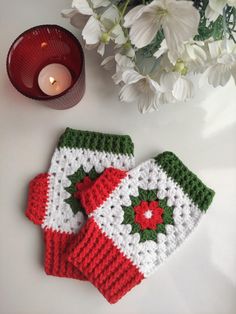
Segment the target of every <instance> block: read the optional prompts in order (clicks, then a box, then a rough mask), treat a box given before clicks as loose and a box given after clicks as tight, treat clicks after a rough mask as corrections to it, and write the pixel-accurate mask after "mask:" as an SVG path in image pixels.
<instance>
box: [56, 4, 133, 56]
mask: <svg viewBox="0 0 236 314" xmlns="http://www.w3.org/2000/svg"><path fill="white" fill-rule="evenodd" d="M108 5H109V7H108V8H107V9H106V10H105V11H104V12H103V13H102V14H101V16H99V15H98V14H97V13H96V10H95V9H97V8H100V7H107V6H108ZM62 14H63V16H66V17H70V18H71V24H73V25H74V26H76V27H78V28H83V31H82V37H83V39H84V40H85V42H86V47H87V48H88V49H93V48H95V47H97V51H98V53H99V54H100V55H103V54H104V52H105V45H107V44H108V43H109V41H110V40H112V41H114V42H115V43H116V44H119V45H121V44H124V43H125V42H126V41H127V39H126V38H125V36H124V33H123V30H122V27H121V26H120V25H119V23H118V20H119V10H118V9H117V7H116V6H114V5H111V2H110V1H108V0H90V1H87V0H74V1H73V3H72V10H64V11H63V12H62Z"/></svg>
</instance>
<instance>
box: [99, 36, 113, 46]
mask: <svg viewBox="0 0 236 314" xmlns="http://www.w3.org/2000/svg"><path fill="white" fill-rule="evenodd" d="M110 38H111V37H110V35H109V34H108V33H102V35H101V37H100V41H101V42H102V43H103V44H108V43H109V41H110Z"/></svg>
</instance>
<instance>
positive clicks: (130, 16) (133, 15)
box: [123, 4, 145, 27]
mask: <svg viewBox="0 0 236 314" xmlns="http://www.w3.org/2000/svg"><path fill="white" fill-rule="evenodd" d="M143 8H145V5H143V4H140V5H137V6H136V7H134V8H133V9H132V10H130V11H129V12H128V13H127V14H126V15H125V17H124V24H123V25H124V27H130V26H131V25H132V24H133V23H134V21H135V20H136V19H137V18H139V17H140V15H141V14H142V9H143Z"/></svg>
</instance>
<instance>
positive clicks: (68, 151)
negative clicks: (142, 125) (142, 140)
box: [26, 128, 134, 279]
mask: <svg viewBox="0 0 236 314" xmlns="http://www.w3.org/2000/svg"><path fill="white" fill-rule="evenodd" d="M111 166H112V167H115V168H118V169H123V170H128V169H131V168H132V167H133V166H134V157H133V143H132V140H131V138H130V137H129V136H127V135H110V134H103V133H96V132H89V131H78V130H73V129H70V128H67V129H66V131H65V132H64V134H62V136H61V137H60V140H59V143H58V146H57V148H56V150H55V152H54V154H53V157H52V161H51V166H50V168H49V171H48V172H47V173H42V174H39V175H38V176H37V177H35V178H34V179H33V180H32V181H31V182H30V185H29V195H28V206H27V210H26V216H27V217H28V218H29V219H30V220H31V221H33V222H34V223H35V224H37V225H41V227H42V229H43V234H44V241H45V263H44V264H45V271H46V273H47V274H48V275H54V276H60V277H70V278H76V279H85V277H84V275H83V274H81V272H80V271H79V270H77V269H76V268H75V267H74V266H73V265H72V264H70V263H68V261H67V260H66V259H65V258H63V256H64V252H65V249H66V247H67V245H68V243H70V241H71V240H72V239H73V237H75V235H76V234H77V233H78V232H79V231H80V229H81V228H82V226H83V225H84V223H85V221H86V219H87V215H86V214H85V211H84V209H83V207H82V206H81V203H80V201H79V200H78V199H77V198H76V195H77V193H79V191H80V190H81V189H83V187H88V186H89V184H91V182H92V180H94V179H95V178H97V177H98V176H99V174H101V173H102V172H103V171H104V169H105V168H107V167H111Z"/></svg>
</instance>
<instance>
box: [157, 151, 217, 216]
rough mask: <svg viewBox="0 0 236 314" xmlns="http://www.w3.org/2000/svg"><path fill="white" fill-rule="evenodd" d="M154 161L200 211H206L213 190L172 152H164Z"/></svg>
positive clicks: (213, 193)
mask: <svg viewBox="0 0 236 314" xmlns="http://www.w3.org/2000/svg"><path fill="white" fill-rule="evenodd" d="M154 159H155V161H156V163H157V165H159V166H161V168H162V169H163V170H164V171H165V172H166V174H167V175H168V176H170V177H171V178H172V179H173V180H174V181H175V182H176V183H178V184H179V185H180V187H181V188H182V189H183V191H184V192H185V193H186V194H187V195H188V196H189V198H190V199H191V200H192V201H193V202H194V203H195V204H196V205H197V206H198V207H199V209H200V210H202V211H206V210H207V208H208V207H209V205H210V203H211V202H212V199H213V196H214V195H215V192H214V191H213V190H211V189H209V188H208V187H207V186H206V185H205V184H204V183H203V182H202V181H201V180H200V179H199V178H198V177H197V176H196V175H195V174H194V173H192V172H191V171H190V170H189V169H188V168H187V167H186V166H185V165H184V164H183V163H182V161H181V160H180V159H179V158H178V157H177V156H176V155H175V154H173V153H172V152H164V153H162V154H160V155H158V156H157V157H155V158H154Z"/></svg>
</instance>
